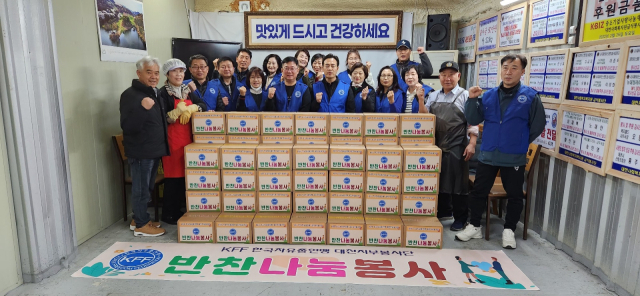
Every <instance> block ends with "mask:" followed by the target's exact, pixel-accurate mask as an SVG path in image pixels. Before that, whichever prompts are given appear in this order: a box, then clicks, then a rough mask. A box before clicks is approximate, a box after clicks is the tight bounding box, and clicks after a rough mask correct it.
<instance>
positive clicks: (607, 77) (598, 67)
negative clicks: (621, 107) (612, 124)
mask: <svg viewBox="0 0 640 296" xmlns="http://www.w3.org/2000/svg"><path fill="white" fill-rule="evenodd" d="M621 47H622V44H613V45H600V46H593V47H588V48H573V49H571V50H570V52H569V59H570V62H571V63H570V65H571V66H570V67H569V68H568V69H567V70H568V73H569V74H568V75H565V78H564V80H565V85H566V87H565V89H566V90H567V94H566V96H565V98H564V102H563V103H566V104H569V105H577V106H584V107H591V108H605V109H615V108H616V106H617V105H618V102H617V101H616V100H614V99H613V98H614V97H617V94H619V93H621V88H620V87H618V88H616V78H617V76H618V75H619V74H618V69H619V68H620V67H619V64H620V54H621V52H622V51H621Z"/></svg>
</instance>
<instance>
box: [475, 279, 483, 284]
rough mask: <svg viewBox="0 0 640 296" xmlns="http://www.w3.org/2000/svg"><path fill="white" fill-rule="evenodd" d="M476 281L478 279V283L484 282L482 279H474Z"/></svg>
mask: <svg viewBox="0 0 640 296" xmlns="http://www.w3.org/2000/svg"><path fill="white" fill-rule="evenodd" d="M476 281H478V283H481V284H484V281H482V280H481V279H476Z"/></svg>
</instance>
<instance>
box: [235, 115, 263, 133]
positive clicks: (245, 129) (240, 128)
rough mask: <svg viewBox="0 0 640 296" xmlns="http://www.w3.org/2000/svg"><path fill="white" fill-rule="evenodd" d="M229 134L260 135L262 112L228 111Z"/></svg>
mask: <svg viewBox="0 0 640 296" xmlns="http://www.w3.org/2000/svg"><path fill="white" fill-rule="evenodd" d="M227 127H228V129H229V131H228V132H227V135H256V136H259V135H260V113H258V112H229V113H227Z"/></svg>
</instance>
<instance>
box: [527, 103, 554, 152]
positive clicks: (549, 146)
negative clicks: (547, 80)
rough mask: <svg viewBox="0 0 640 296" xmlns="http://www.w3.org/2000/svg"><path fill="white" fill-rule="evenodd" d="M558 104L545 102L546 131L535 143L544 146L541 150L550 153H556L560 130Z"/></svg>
mask: <svg viewBox="0 0 640 296" xmlns="http://www.w3.org/2000/svg"><path fill="white" fill-rule="evenodd" d="M559 108H560V105H558V104H544V115H545V119H546V123H545V125H544V131H542V134H541V135H540V136H539V137H537V138H536V139H535V140H534V141H533V143H534V144H538V145H541V146H542V148H543V149H542V150H541V152H543V153H545V154H548V155H555V154H556V135H557V132H558V126H559V125H558V109H559Z"/></svg>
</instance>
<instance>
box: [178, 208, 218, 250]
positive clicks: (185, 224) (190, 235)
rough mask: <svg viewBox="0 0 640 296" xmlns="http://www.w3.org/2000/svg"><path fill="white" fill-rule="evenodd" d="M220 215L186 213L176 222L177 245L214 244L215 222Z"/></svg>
mask: <svg viewBox="0 0 640 296" xmlns="http://www.w3.org/2000/svg"><path fill="white" fill-rule="evenodd" d="M218 215H220V213H198V214H196V215H194V214H193V213H186V214H184V215H183V216H182V217H181V218H180V219H179V220H178V225H177V228H178V242H179V243H214V242H215V238H216V234H215V233H216V232H215V227H214V224H215V221H216V218H218Z"/></svg>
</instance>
